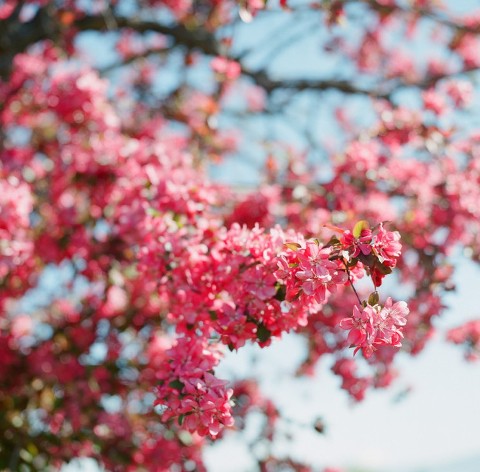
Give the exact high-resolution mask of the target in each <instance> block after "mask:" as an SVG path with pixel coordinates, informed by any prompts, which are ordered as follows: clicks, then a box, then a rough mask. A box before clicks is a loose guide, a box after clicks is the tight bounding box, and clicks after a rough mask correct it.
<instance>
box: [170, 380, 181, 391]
mask: <svg viewBox="0 0 480 472" xmlns="http://www.w3.org/2000/svg"><path fill="white" fill-rule="evenodd" d="M168 385H169V386H170V387H172V388H174V389H176V390H178V391H180V390H183V387H185V384H184V383H183V382H182V381H181V380H178V379H176V380H172V381H171V382H170V383H169V384H168Z"/></svg>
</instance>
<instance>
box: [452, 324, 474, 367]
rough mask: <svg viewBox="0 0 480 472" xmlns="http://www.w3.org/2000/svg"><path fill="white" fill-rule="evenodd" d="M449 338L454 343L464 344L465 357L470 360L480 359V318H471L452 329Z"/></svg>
mask: <svg viewBox="0 0 480 472" xmlns="http://www.w3.org/2000/svg"><path fill="white" fill-rule="evenodd" d="M447 339H448V340H449V341H451V342H452V343H454V344H463V345H464V346H465V347H466V352H465V358H466V359H467V360H468V361H477V360H479V359H480V320H471V321H468V322H467V323H465V324H463V325H462V326H458V327H457V328H453V329H451V330H450V331H449V332H448V334H447Z"/></svg>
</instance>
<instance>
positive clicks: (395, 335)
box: [340, 297, 409, 358]
mask: <svg viewBox="0 0 480 472" xmlns="http://www.w3.org/2000/svg"><path fill="white" fill-rule="evenodd" d="M408 313H409V309H408V307H407V304H406V303H405V302H403V301H401V302H396V303H393V301H392V299H391V298H390V297H389V298H388V299H387V301H386V303H385V305H384V306H383V307H381V306H380V305H378V304H375V305H373V306H371V305H369V304H365V306H363V307H362V308H361V309H360V308H359V307H358V306H354V307H353V315H352V316H351V317H349V318H344V319H343V320H342V321H341V322H340V327H341V328H343V329H345V330H349V333H348V338H347V342H348V343H349V344H350V345H351V346H352V347H353V346H354V347H355V351H354V354H355V353H357V351H358V350H360V349H361V350H362V352H363V355H364V356H365V357H366V358H369V357H371V355H372V354H373V352H374V351H375V349H376V348H377V347H378V346H393V347H400V346H401V345H402V343H401V339H402V338H403V333H402V327H403V326H405V324H406V323H407V320H406V316H407V315H408Z"/></svg>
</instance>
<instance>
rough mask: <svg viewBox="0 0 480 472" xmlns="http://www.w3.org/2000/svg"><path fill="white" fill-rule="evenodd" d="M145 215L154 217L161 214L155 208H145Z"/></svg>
mask: <svg viewBox="0 0 480 472" xmlns="http://www.w3.org/2000/svg"><path fill="white" fill-rule="evenodd" d="M147 215H149V216H154V217H159V216H162V214H161V213H160V212H159V211H158V210H156V209H155V208H147Z"/></svg>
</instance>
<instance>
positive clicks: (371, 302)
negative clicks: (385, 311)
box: [368, 292, 379, 306]
mask: <svg viewBox="0 0 480 472" xmlns="http://www.w3.org/2000/svg"><path fill="white" fill-rule="evenodd" d="M378 301H379V297H378V292H372V293H371V294H370V296H369V297H368V304H369V305H370V306H375V305H377V304H378Z"/></svg>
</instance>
